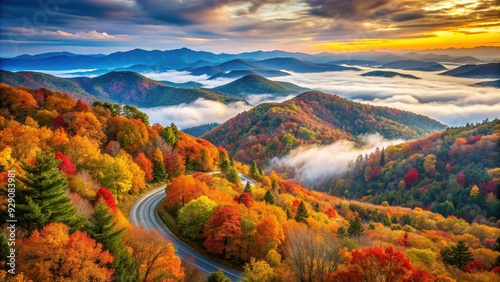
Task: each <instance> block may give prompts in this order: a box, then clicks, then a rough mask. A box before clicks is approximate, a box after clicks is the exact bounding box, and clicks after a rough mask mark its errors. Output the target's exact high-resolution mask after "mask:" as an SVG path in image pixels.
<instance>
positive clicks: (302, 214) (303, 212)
mask: <svg viewBox="0 0 500 282" xmlns="http://www.w3.org/2000/svg"><path fill="white" fill-rule="evenodd" d="M308 217H309V213H308V212H307V209H306V205H305V204H304V202H303V201H300V204H299V207H298V208H297V214H296V215H295V221H297V222H306V219H307V218H308Z"/></svg>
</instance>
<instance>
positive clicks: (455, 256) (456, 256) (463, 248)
mask: <svg viewBox="0 0 500 282" xmlns="http://www.w3.org/2000/svg"><path fill="white" fill-rule="evenodd" d="M471 261H472V253H471V251H470V249H469V246H467V245H466V244H465V243H464V242H463V241H458V243H457V245H456V246H453V247H451V252H450V257H449V262H450V263H451V264H453V265H455V266H457V267H458V268H460V269H464V268H465V266H466V265H467V264H468V263H469V262H471Z"/></svg>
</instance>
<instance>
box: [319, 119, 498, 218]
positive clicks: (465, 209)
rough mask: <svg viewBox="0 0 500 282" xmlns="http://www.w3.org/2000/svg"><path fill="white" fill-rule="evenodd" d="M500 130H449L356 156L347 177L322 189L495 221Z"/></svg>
mask: <svg viewBox="0 0 500 282" xmlns="http://www.w3.org/2000/svg"><path fill="white" fill-rule="evenodd" d="M499 132H500V120H498V119H496V120H494V121H486V120H485V121H484V122H483V123H481V124H467V125H466V126H463V127H457V128H448V129H447V130H445V131H443V132H441V133H435V134H432V135H430V136H428V137H425V138H422V139H419V140H416V141H411V142H408V143H403V144H400V145H396V146H390V147H387V148H385V149H383V150H377V151H375V152H373V153H372V154H370V155H369V156H368V155H367V156H359V157H358V158H357V160H356V161H354V162H353V163H352V164H351V165H350V168H349V169H348V171H347V173H345V174H344V175H341V176H335V177H333V178H332V179H329V180H328V181H326V182H324V183H323V184H321V185H320V187H321V189H322V190H327V191H330V193H332V194H334V195H342V196H347V197H348V198H354V199H362V200H363V201H369V202H373V203H378V204H380V203H383V202H387V203H388V204H390V205H400V206H408V207H412V208H413V207H423V208H425V209H429V210H431V211H434V212H438V213H441V214H442V215H444V216H452V215H453V216H457V217H460V218H464V219H466V220H468V221H469V222H472V221H477V222H484V223H487V222H495V221H497V220H499V217H498V215H499V213H500V202H499V201H498V198H497V197H498V187H499V185H500V171H499V168H500V156H499V150H498V148H499V137H500V136H499Z"/></svg>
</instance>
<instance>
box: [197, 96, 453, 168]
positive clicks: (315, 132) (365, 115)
mask: <svg viewBox="0 0 500 282" xmlns="http://www.w3.org/2000/svg"><path fill="white" fill-rule="evenodd" d="M444 128H445V126H444V125H443V124H441V123H439V122H437V121H435V120H432V119H430V118H428V117H424V116H421V115H416V114H413V113H410V112H405V111H401V110H396V109H392V108H386V107H376V106H371V105H366V104H361V103H357V102H352V101H349V100H346V99H344V98H340V97H338V96H336V95H330V94H326V93H322V92H317V91H309V92H305V93H302V94H300V95H299V96H297V97H295V98H293V99H291V100H288V101H285V102H283V103H266V104H261V105H259V106H257V107H255V108H253V109H251V110H250V111H247V112H244V113H241V114H239V115H237V116H236V117H234V118H232V119H230V120H229V121H227V122H225V123H224V124H222V125H221V126H219V127H217V128H216V129H214V130H212V131H209V132H208V133H207V134H205V135H203V138H206V139H207V140H209V141H211V142H212V143H214V144H216V145H218V146H223V147H224V148H226V149H227V150H228V151H229V152H230V153H231V154H234V158H235V159H236V160H239V161H242V162H245V163H251V162H252V160H255V161H256V162H257V164H258V165H263V164H265V163H266V162H267V161H268V160H270V159H271V158H273V157H275V156H281V155H284V154H286V153H288V152H290V151H291V150H292V149H294V148H297V147H299V146H304V145H309V144H319V145H321V144H324V145H326V144H331V143H333V142H335V141H337V140H341V139H344V140H353V141H358V138H359V136H360V135H363V134H370V133H380V134H381V135H382V136H384V137H385V138H387V139H397V138H402V139H414V138H418V137H423V136H425V135H427V134H429V133H433V132H435V131H440V130H443V129H444Z"/></svg>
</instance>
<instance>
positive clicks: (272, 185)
mask: <svg viewBox="0 0 500 282" xmlns="http://www.w3.org/2000/svg"><path fill="white" fill-rule="evenodd" d="M277 187H278V184H277V183H276V179H273V180H272V181H271V189H272V190H273V191H275V190H276V188H277Z"/></svg>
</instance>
